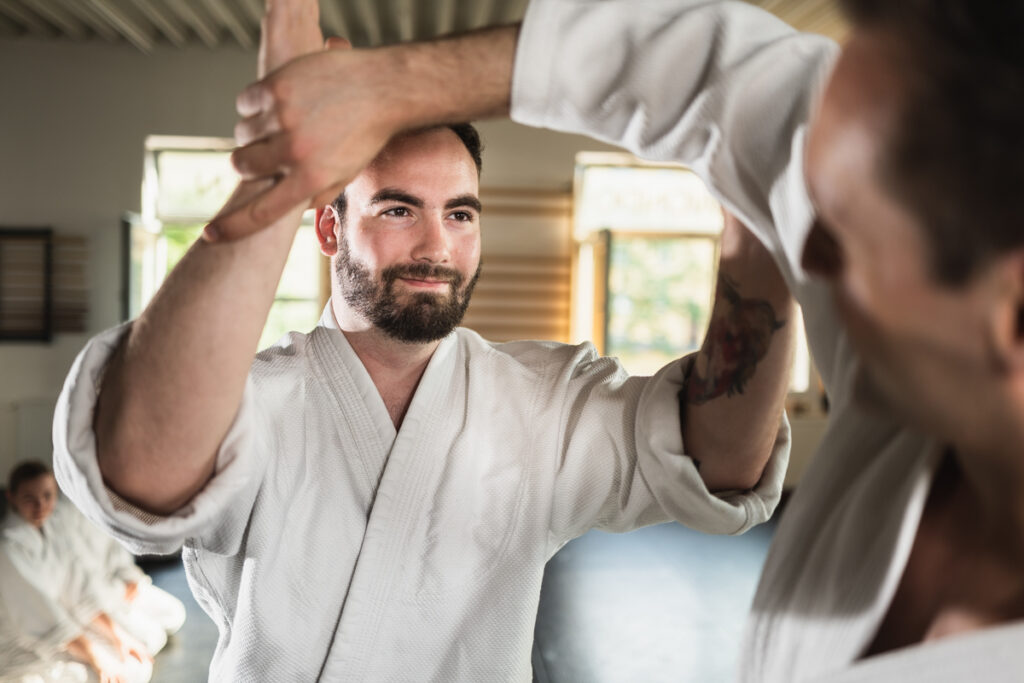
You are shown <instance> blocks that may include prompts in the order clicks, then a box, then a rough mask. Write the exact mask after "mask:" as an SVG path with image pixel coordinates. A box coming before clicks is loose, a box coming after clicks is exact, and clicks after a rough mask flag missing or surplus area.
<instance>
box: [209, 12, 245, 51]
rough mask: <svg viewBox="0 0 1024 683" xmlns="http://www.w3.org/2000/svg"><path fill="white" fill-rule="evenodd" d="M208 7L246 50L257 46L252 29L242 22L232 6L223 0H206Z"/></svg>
mask: <svg viewBox="0 0 1024 683" xmlns="http://www.w3.org/2000/svg"><path fill="white" fill-rule="evenodd" d="M206 9H207V10H209V12H210V14H212V15H213V17H214V18H215V19H216V20H217V21H219V22H220V23H221V25H223V26H225V27H227V29H228V31H229V32H230V33H231V35H232V36H234V37H235V40H237V41H238V44H239V45H241V46H242V47H244V48H245V49H246V50H251V49H253V48H254V47H256V41H255V40H254V39H253V35H252V33H251V32H250V30H249V29H248V28H247V27H246V26H245V24H243V23H242V21H241V20H240V19H239V18H238V17H237V16H236V15H235V13H234V12H233V11H231V8H230V7H228V6H227V4H225V3H224V2H223V0H206Z"/></svg>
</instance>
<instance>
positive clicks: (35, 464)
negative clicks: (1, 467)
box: [7, 460, 53, 496]
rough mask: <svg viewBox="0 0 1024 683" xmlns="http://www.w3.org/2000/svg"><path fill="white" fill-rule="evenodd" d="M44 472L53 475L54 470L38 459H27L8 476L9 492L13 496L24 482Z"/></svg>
mask: <svg viewBox="0 0 1024 683" xmlns="http://www.w3.org/2000/svg"><path fill="white" fill-rule="evenodd" d="M44 474H49V475H51V476H52V475H53V471H52V470H51V469H50V468H49V467H47V466H46V465H44V464H43V463H41V462H39V461H38V460H26V461H25V462H23V463H21V464H19V465H17V466H15V468H14V469H13V470H11V474H10V476H8V477H7V492H8V493H10V494H11V495H12V496H13V495H14V494H15V493H17V491H18V487H20V486H21V485H22V484H24V483H26V482H30V481H32V480H33V479H36V478H37V477H41V476H43V475H44Z"/></svg>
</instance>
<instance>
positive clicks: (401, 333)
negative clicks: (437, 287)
mask: <svg viewBox="0 0 1024 683" xmlns="http://www.w3.org/2000/svg"><path fill="white" fill-rule="evenodd" d="M339 243H340V244H339V249H338V258H337V261H336V263H335V266H334V272H335V274H336V276H337V278H338V283H339V284H340V285H341V292H342V296H343V297H344V299H345V301H346V303H348V305H349V306H351V307H352V308H353V309H355V310H356V311H357V312H359V313H360V314H361V315H363V316H364V317H365V318H366V319H367V320H369V321H370V322H371V323H373V325H374V326H375V327H377V328H378V329H380V330H381V331H382V332H384V333H385V334H387V335H388V336H389V337H391V338H392V339H397V340H399V341H403V342H410V343H423V342H432V341H437V340H438V339H442V338H444V337H446V336H448V335H449V334H450V333H451V331H452V330H454V329H455V328H456V327H458V325H459V323H460V322H462V316H463V315H465V313H466V308H467V307H468V306H469V298H470V296H471V295H472V294H473V288H474V287H475V286H476V281H477V280H478V279H479V278H480V268H479V267H477V269H476V273H474V274H473V278H472V279H471V280H470V281H469V284H468V285H466V286H465V289H463V286H462V285H463V282H464V281H465V279H466V278H465V276H464V275H463V274H462V273H460V272H459V271H457V270H454V269H452V268H445V267H443V266H434V265H430V264H429V263H412V264H408V265H399V266H388V267H387V268H385V269H384V270H383V271H381V274H380V278H379V279H375V278H374V277H373V273H372V272H371V271H370V269H369V268H367V267H365V266H364V265H362V264H361V263H356V262H355V261H354V260H353V259H352V255H351V254H350V253H349V250H348V244H346V243H345V240H344V239H341V240H339ZM399 278H409V279H414V280H443V281H445V282H448V293H447V294H434V293H432V292H415V293H413V294H408V295H406V296H407V298H408V301H407V302H406V303H401V302H399V300H398V297H397V296H396V294H395V281H396V280H398V279H399Z"/></svg>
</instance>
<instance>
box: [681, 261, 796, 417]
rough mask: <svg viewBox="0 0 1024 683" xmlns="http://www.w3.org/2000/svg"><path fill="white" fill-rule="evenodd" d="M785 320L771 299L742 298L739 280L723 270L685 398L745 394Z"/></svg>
mask: <svg viewBox="0 0 1024 683" xmlns="http://www.w3.org/2000/svg"><path fill="white" fill-rule="evenodd" d="M785 324H786V321H785V320H779V319H778V317H777V316H776V314H775V309H774V308H772V305H771V304H770V303H768V302H767V301H765V300H764V299H744V298H742V297H741V296H740V294H739V291H738V290H737V288H736V283H735V282H733V281H731V280H730V279H729V278H728V277H727V276H725V275H723V274H721V273H719V276H718V287H717V289H716V292H715V310H714V313H713V314H712V318H711V323H710V325H709V326H708V334H707V339H706V340H705V343H704V346H703V348H701V351H700V354H699V356H698V358H697V359H696V361H695V362H694V363H693V366H692V368H691V371H690V374H689V378H688V381H687V383H686V387H685V389H684V391H685V392H686V396H685V402H686V403H692V404H696V405H701V404H704V403H707V402H708V401H710V400H712V399H714V398H717V397H719V396H722V395H726V396H734V395H736V394H742V393H743V390H744V388H745V387H746V385H747V382H749V381H750V379H751V378H752V377H753V376H754V371H755V370H756V369H757V364H758V363H759V362H761V360H762V359H763V358H764V357H765V355H766V354H767V353H768V348H769V346H770V345H771V340H772V335H774V334H775V333H776V332H778V331H779V330H780V329H782V328H783V327H784V326H785ZM680 399H684V397H683V396H680ZM681 403H682V401H681Z"/></svg>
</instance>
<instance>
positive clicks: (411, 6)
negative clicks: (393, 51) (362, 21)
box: [381, 0, 417, 41]
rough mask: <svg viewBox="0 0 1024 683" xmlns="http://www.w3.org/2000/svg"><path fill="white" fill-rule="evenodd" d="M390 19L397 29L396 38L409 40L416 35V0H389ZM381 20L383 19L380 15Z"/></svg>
mask: <svg viewBox="0 0 1024 683" xmlns="http://www.w3.org/2000/svg"><path fill="white" fill-rule="evenodd" d="M388 4H390V5H391V11H390V12H388V14H390V19H391V21H393V22H394V23H395V26H396V27H397V29H398V39H399V40H401V41H409V40H412V39H413V38H415V37H416V14H417V12H416V5H417V3H416V0H391V2H390V3H388ZM381 21H382V22H383V21H385V19H384V17H381Z"/></svg>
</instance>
